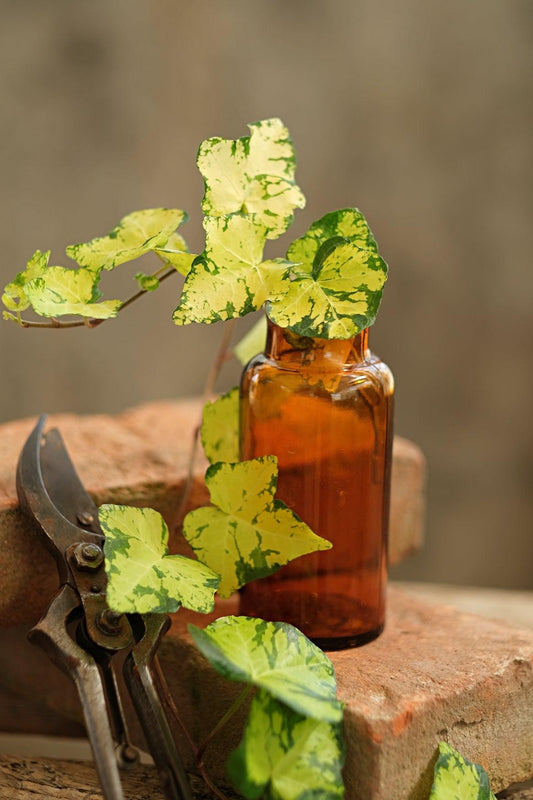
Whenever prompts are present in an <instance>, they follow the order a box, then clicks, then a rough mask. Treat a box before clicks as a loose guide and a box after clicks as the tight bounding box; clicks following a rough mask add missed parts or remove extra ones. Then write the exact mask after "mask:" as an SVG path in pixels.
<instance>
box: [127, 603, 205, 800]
mask: <svg viewBox="0 0 533 800" xmlns="http://www.w3.org/2000/svg"><path fill="white" fill-rule="evenodd" d="M140 620H142V622H143V623H144V632H143V633H142V634H141V638H140V639H139V641H138V642H137V644H136V645H135V647H134V648H133V649H132V651H131V652H130V654H129V655H128V657H127V658H126V661H125V662H124V679H125V681H126V685H127V687H128V690H129V693H130V696H131V699H132V701H133V705H134V707H135V711H136V712H137V716H138V718H139V721H140V723H141V725H142V728H143V732H144V735H145V737H146V741H147V743H148V748H149V750H150V754H151V756H152V758H153V759H154V763H155V765H156V768H157V771H158V772H159V780H160V783H161V787H162V789H163V792H164V794H165V797H166V798H167V800H192V792H191V787H190V783H189V780H188V778H187V773H186V772H185V768H184V766H183V763H182V760H181V757H180V754H179V753H178V750H177V748H176V744H175V742H174V737H173V736H172V732H171V730H170V727H169V724H168V720H167V717H166V714H165V712H164V711H163V707H162V705H161V700H160V698H159V694H158V691H157V689H156V686H155V683H154V679H153V676H152V671H151V668H150V667H151V664H152V662H153V660H154V658H155V653H156V650H157V647H158V645H159V641H160V639H161V637H162V635H163V634H164V633H165V631H166V630H167V628H168V626H169V624H170V620H169V618H168V617H167V616H165V615H162V614H145V615H143V616H142V617H141V618H140Z"/></svg>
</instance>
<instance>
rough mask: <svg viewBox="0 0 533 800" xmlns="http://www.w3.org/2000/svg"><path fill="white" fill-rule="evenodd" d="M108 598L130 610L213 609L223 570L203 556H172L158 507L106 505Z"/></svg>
mask: <svg viewBox="0 0 533 800" xmlns="http://www.w3.org/2000/svg"><path fill="white" fill-rule="evenodd" d="M98 518H99V520H100V525H101V526H102V530H103V531H104V533H105V536H106V539H105V544H104V554H105V558H106V572H107V577H108V584H107V601H108V604H109V606H110V607H111V608H113V609H115V610H116V611H121V612H125V613H134V612H137V613H140V614H143V613H152V612H153V613H160V612H167V613H170V612H173V611H177V610H178V608H179V607H180V606H181V605H182V606H184V607H185V608H189V609H192V610H193V611H199V612H201V613H208V612H209V611H212V610H213V607H214V599H213V595H214V592H215V591H216V589H217V587H218V583H219V578H218V575H216V574H215V573H214V572H213V571H212V570H210V569H209V568H208V567H206V566H205V564H201V563H200V562H199V561H194V560H193V559H190V558H186V557H185V556H179V555H168V537H169V531H168V527H167V525H166V523H165V521H164V520H163V517H162V516H161V514H159V512H158V511H155V510H154V509H152V508H134V507H132V506H123V505H103V506H101V507H100V509H99V511H98Z"/></svg>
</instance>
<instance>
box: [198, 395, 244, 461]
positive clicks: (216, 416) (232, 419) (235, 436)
mask: <svg viewBox="0 0 533 800" xmlns="http://www.w3.org/2000/svg"><path fill="white" fill-rule="evenodd" d="M200 434H201V439H202V446H203V448H204V453H205V454H206V456H207V458H208V460H209V461H210V462H211V463H214V462H216V461H238V460H239V389H238V387H235V388H234V389H231V390H230V391H229V392H227V393H226V394H224V395H222V396H221V397H218V398H217V399H216V400H214V401H213V402H212V403H206V404H205V406H204V409H203V413H202V427H201V430H200Z"/></svg>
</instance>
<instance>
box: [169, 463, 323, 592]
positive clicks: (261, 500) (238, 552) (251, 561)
mask: <svg viewBox="0 0 533 800" xmlns="http://www.w3.org/2000/svg"><path fill="white" fill-rule="evenodd" d="M277 475H278V470H277V459H276V458H275V457H274V456H265V457H264V458H256V459H253V460H251V461H243V462H241V463H236V464H232V463H216V464H212V465H211V466H210V467H209V468H208V470H207V472H206V475H205V481H206V484H207V487H208V489H209V492H210V494H211V502H212V504H213V505H211V506H206V507H204V508H197V509H195V510H194V511H191V512H189V514H187V516H186V517H185V520H184V523H183V534H184V536H185V538H186V539H187V541H188V542H189V544H190V545H191V547H192V548H193V550H194V552H195V554H196V556H197V558H199V559H200V561H202V562H203V563H204V564H207V565H208V566H209V567H211V569H212V570H213V571H215V572H217V573H218V574H219V575H220V576H221V580H220V587H219V590H218V591H219V594H220V595H221V596H222V597H229V596H230V595H231V594H232V593H233V592H234V591H236V590H237V589H238V588H239V587H241V586H244V584H245V583H248V582H249V581H252V580H255V579H256V578H262V577H264V576H265V575H269V574H270V573H272V572H274V571H275V570H276V569H278V567H281V566H282V565H283V564H287V562H288V561H291V560H292V559H294V558H298V557H299V556H302V555H305V554H306V553H311V552H315V551H317V550H329V549H330V548H331V543H330V542H328V541H327V540H326V539H322V538H321V537H320V536H317V535H316V534H314V533H313V532H312V530H311V529H310V528H309V527H308V526H307V525H306V524H305V523H304V522H302V521H301V520H300V519H299V517H297V516H296V514H295V513H294V512H293V511H291V510H290V509H289V508H287V506H286V505H285V504H284V503H282V502H281V501H280V500H276V499H274V495H275V492H276V483H277Z"/></svg>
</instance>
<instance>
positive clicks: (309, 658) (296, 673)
mask: <svg viewBox="0 0 533 800" xmlns="http://www.w3.org/2000/svg"><path fill="white" fill-rule="evenodd" d="M189 632H190V634H191V636H192V638H193V640H194V642H195V644H196V646H197V647H198V648H199V650H200V651H201V652H202V653H203V655H204V656H205V657H206V658H207V660H208V661H209V663H210V664H211V665H212V666H213V667H214V668H215V669H216V670H217V671H218V672H220V674H221V675H223V676H224V677H225V678H228V679H229V680H231V681H242V682H244V683H251V684H253V685H254V686H257V687H259V688H260V689H264V690H265V691H266V692H268V693H269V694H270V695H272V696H273V697H275V698H277V699H278V700H280V701H281V702H282V703H285V705H287V706H289V708H292V709H293V711H296V712H297V713H298V714H303V715H305V716H307V717H313V718H314V719H319V720H323V721H324V722H332V723H335V722H340V721H341V719H342V709H343V706H342V703H341V702H340V701H339V700H337V694H336V693H337V683H336V680H335V671H334V669H333V664H332V663H331V661H330V660H329V658H328V657H327V656H326V654H325V653H323V652H322V650H321V649H320V648H319V647H317V646H316V645H315V644H313V643H312V642H310V641H309V639H307V637H306V636H304V635H303V633H301V632H300V631H299V630H298V629H297V628H294V627H293V626H292V625H289V624H288V623H286V622H266V621H265V620H263V619H255V618H254V619H252V618H251V617H220V618H219V619H217V620H215V622H212V623H211V624H210V625H208V626H207V627H206V628H204V629H203V630H202V629H201V628H197V627H196V626H195V625H189Z"/></svg>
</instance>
